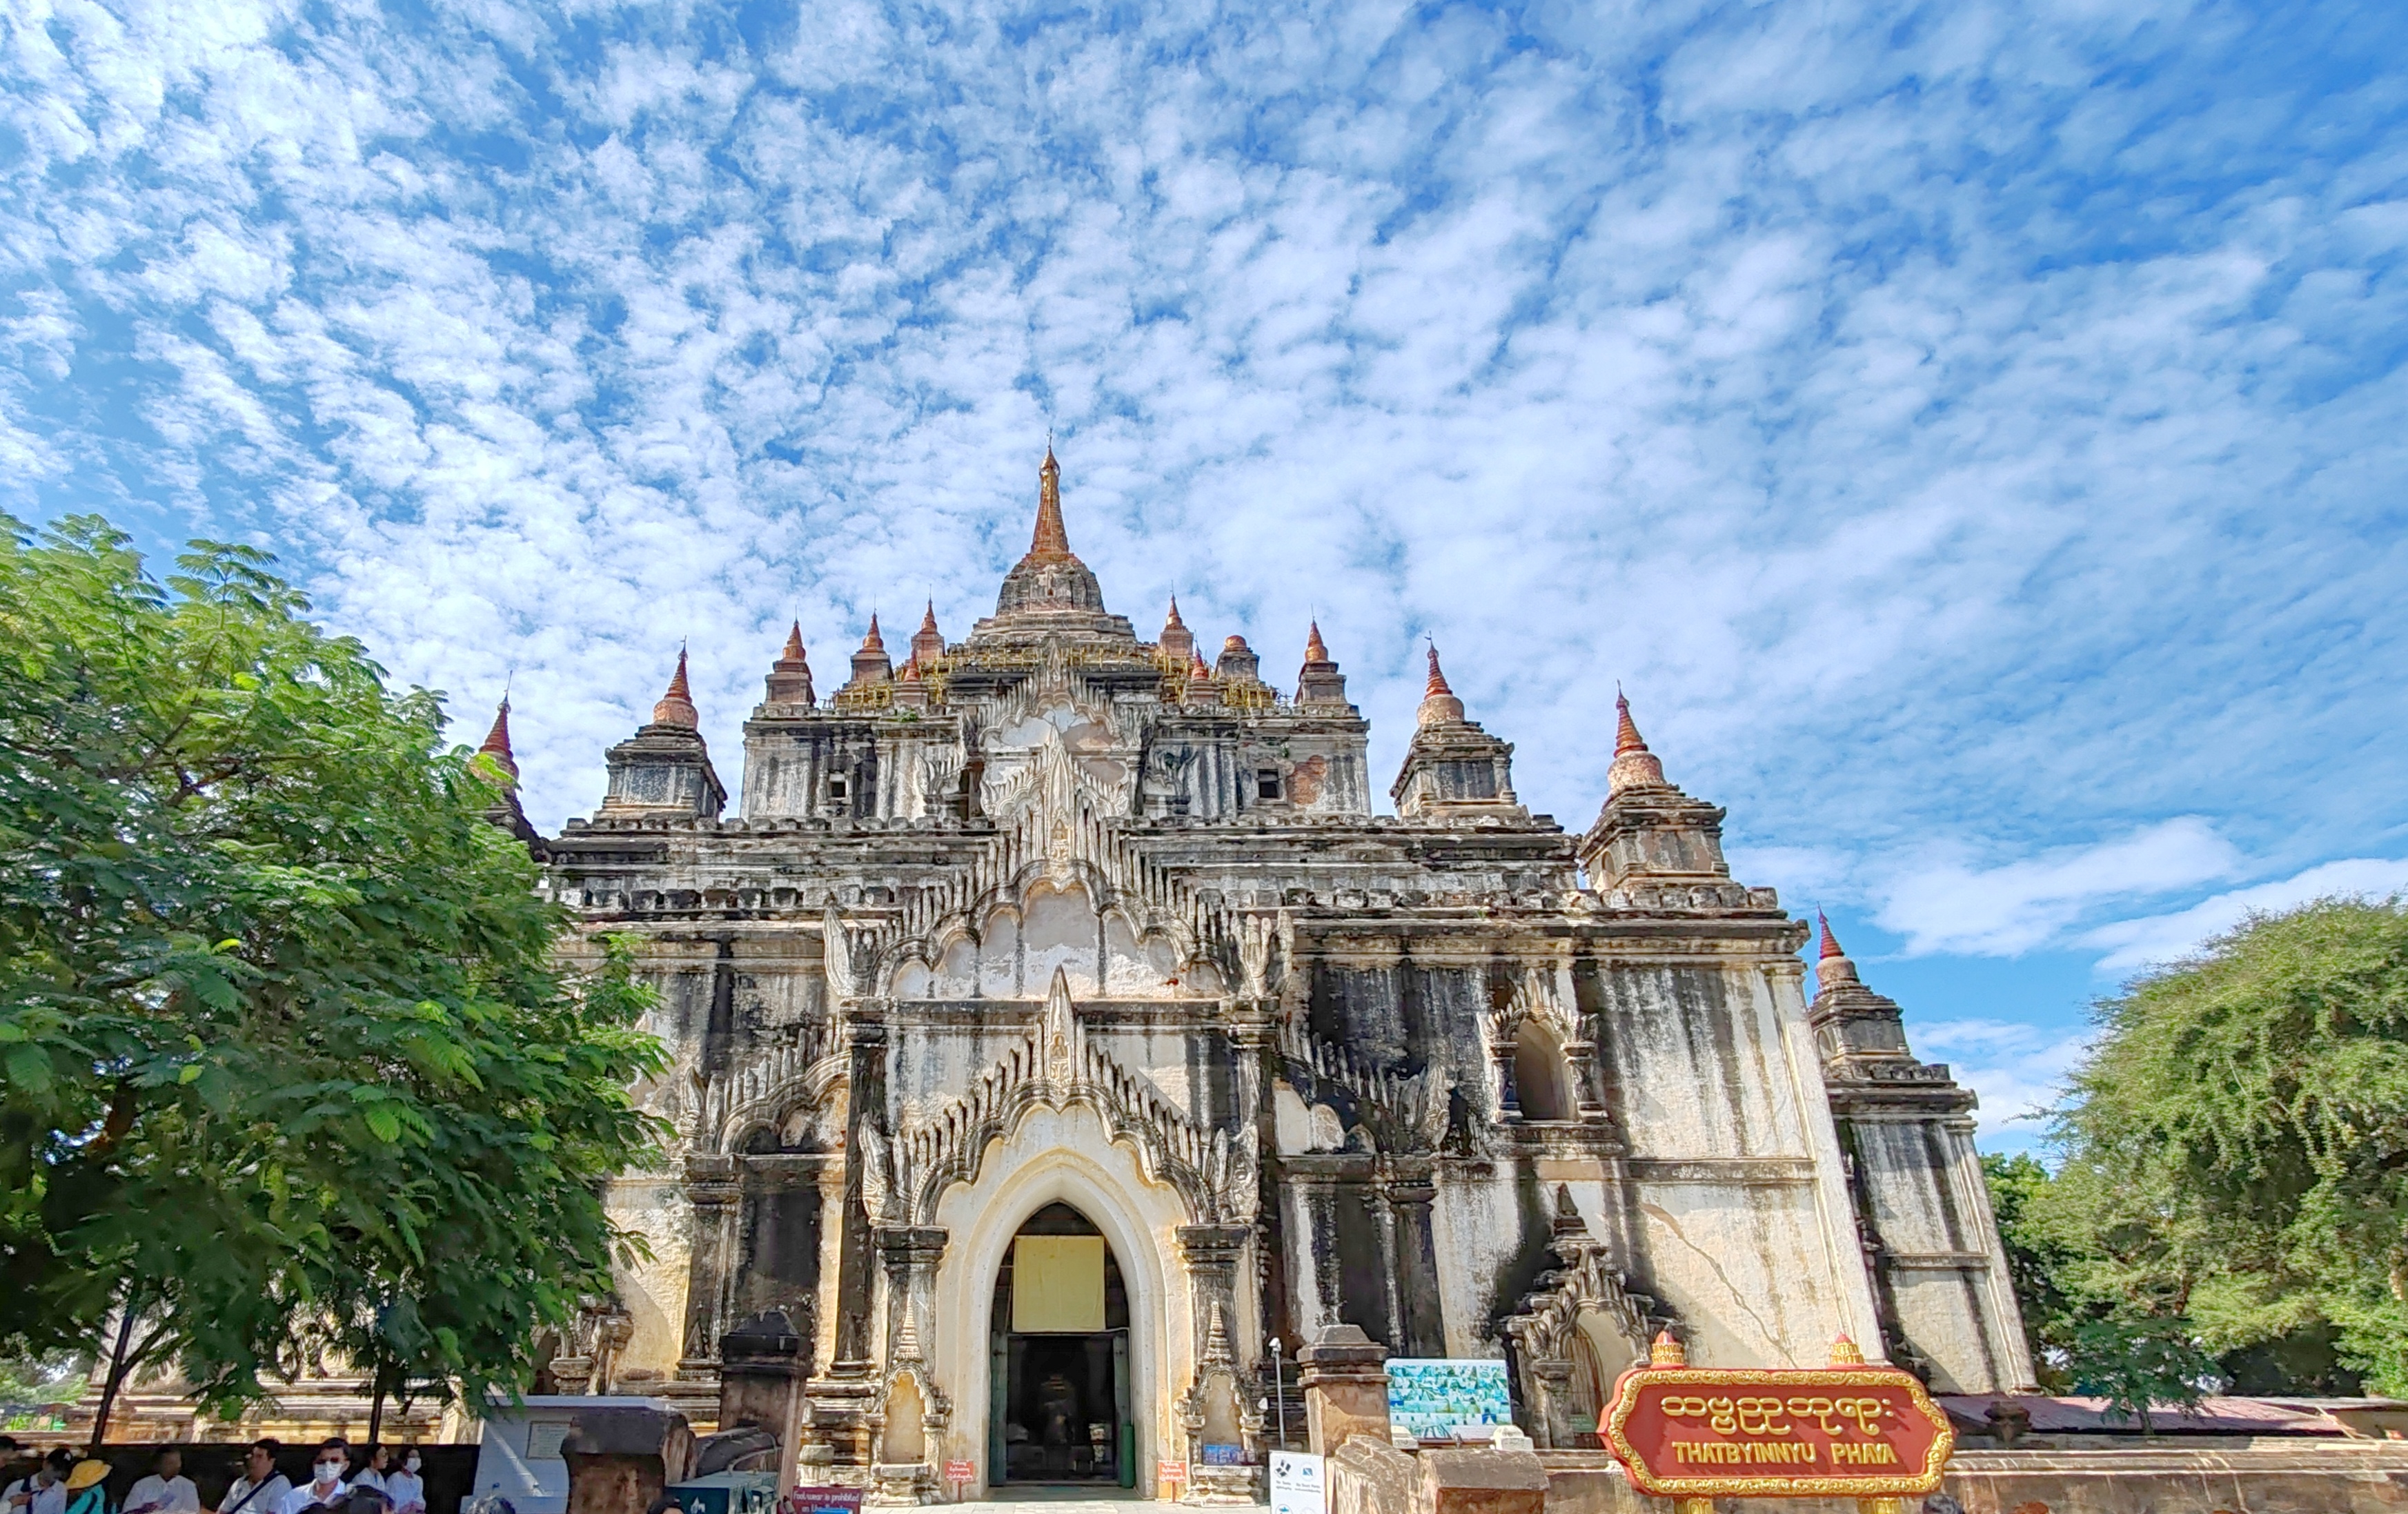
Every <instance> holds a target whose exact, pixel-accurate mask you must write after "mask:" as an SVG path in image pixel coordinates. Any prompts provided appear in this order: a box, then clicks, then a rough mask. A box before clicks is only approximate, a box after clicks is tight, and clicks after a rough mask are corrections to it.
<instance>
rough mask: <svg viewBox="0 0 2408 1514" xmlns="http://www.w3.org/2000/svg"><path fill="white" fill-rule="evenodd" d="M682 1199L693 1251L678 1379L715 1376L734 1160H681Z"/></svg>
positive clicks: (724, 1314) (732, 1247)
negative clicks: (687, 1207)
mask: <svg viewBox="0 0 2408 1514" xmlns="http://www.w3.org/2000/svg"><path fill="white" fill-rule="evenodd" d="M685 1192H686V1200H687V1202H688V1203H690V1204H693V1205H694V1248H693V1255H692V1261H691V1262H690V1263H689V1264H688V1267H687V1273H686V1294H685V1300H686V1304H685V1343H684V1349H683V1350H682V1351H681V1353H680V1359H679V1362H678V1376H679V1377H684V1378H688V1379H708V1378H714V1377H718V1376H719V1337H720V1335H721V1334H723V1333H724V1331H725V1330H726V1329H727V1326H728V1322H729V1321H728V1315H729V1313H730V1311H731V1310H732V1309H733V1308H734V1305H735V1288H736V1276H735V1262H736V1252H737V1234H736V1228H737V1225H738V1218H739V1213H740V1209H741V1206H742V1203H743V1197H744V1190H743V1185H742V1183H741V1182H740V1181H739V1180H738V1175H737V1171H736V1159H735V1158H733V1157H720V1156H693V1157H688V1158H687V1159H686V1162H685Z"/></svg>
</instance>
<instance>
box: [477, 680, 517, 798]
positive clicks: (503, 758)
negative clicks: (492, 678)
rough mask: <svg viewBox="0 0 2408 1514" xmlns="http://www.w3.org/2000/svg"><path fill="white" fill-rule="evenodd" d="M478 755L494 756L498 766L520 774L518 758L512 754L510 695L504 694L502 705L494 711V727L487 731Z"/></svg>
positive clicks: (514, 776)
mask: <svg viewBox="0 0 2408 1514" xmlns="http://www.w3.org/2000/svg"><path fill="white" fill-rule="evenodd" d="M477 755H478V756H480V757H492V758H493V759H494V762H495V765H496V766H498V767H499V768H500V769H501V770H502V771H504V772H507V773H509V775H510V776H511V777H513V778H516V777H517V776H518V775H519V761H518V758H517V757H512V756H511V755H510V697H509V695H507V694H505V695H503V696H502V702H501V707H500V708H499V709H497V710H495V712H494V728H493V729H491V730H489V731H487V732H485V740H484V744H482V745H480V746H479V747H478V748H477Z"/></svg>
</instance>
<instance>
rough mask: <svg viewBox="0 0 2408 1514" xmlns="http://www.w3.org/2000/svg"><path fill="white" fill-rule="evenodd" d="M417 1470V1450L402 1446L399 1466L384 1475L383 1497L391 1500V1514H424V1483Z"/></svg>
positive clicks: (412, 1447)
mask: <svg viewBox="0 0 2408 1514" xmlns="http://www.w3.org/2000/svg"><path fill="white" fill-rule="evenodd" d="M418 1468H419V1456H418V1448H417V1447H415V1446H404V1447H403V1448H402V1449H401V1465H400V1466H398V1467H396V1468H395V1469H394V1470H393V1471H391V1472H388V1473H386V1474H385V1475H384V1495H385V1496H386V1497H387V1498H390V1499H392V1500H393V1514H426V1482H425V1479H424V1478H421V1477H420V1476H419V1475H418Z"/></svg>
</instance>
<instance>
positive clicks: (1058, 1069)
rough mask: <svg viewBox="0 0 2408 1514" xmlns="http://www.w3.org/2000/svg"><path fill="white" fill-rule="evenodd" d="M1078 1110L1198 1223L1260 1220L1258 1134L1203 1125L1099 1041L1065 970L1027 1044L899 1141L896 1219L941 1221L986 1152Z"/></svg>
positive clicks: (895, 1162)
mask: <svg viewBox="0 0 2408 1514" xmlns="http://www.w3.org/2000/svg"><path fill="white" fill-rule="evenodd" d="M1074 1103H1082V1104H1085V1105H1087V1106H1088V1107H1089V1108H1091V1109H1093V1110H1094V1111H1095V1112H1096V1113H1097V1115H1099V1116H1101V1117H1102V1118H1103V1121H1104V1125H1105V1128H1106V1130H1107V1131H1109V1132H1110V1133H1111V1139H1112V1140H1114V1141H1115V1142H1126V1143H1127V1144H1128V1145H1129V1146H1132V1147H1133V1148H1134V1149H1135V1150H1136V1151H1137V1153H1138V1158H1139V1162H1140V1168H1141V1170H1142V1171H1143V1173H1144V1175H1145V1176H1146V1177H1147V1178H1148V1179H1149V1180H1151V1181H1154V1182H1159V1183H1168V1184H1169V1185H1170V1186H1171V1187H1173V1188H1175V1189H1177V1190H1179V1192H1180V1194H1181V1196H1182V1198H1183V1200H1184V1201H1185V1203H1186V1204H1187V1208H1188V1212H1189V1214H1190V1215H1191V1216H1193V1217H1194V1218H1195V1219H1196V1220H1197V1222H1198V1223H1226V1222H1230V1221H1245V1220H1251V1219H1252V1218H1254V1210H1255V1205H1256V1192H1255V1186H1256V1185H1255V1177H1256V1170H1257V1169H1256V1160H1255V1154H1254V1132H1252V1131H1251V1130H1245V1131H1240V1132H1238V1133H1237V1134H1236V1135H1234V1136H1233V1135H1232V1134H1230V1132H1227V1131H1226V1130H1221V1129H1217V1128H1213V1129H1208V1128H1206V1127H1205V1126H1202V1125H1199V1124H1197V1122H1196V1121H1195V1120H1193V1119H1191V1118H1189V1117H1188V1116H1187V1115H1186V1114H1185V1113H1184V1112H1183V1111H1182V1110H1180V1109H1179V1108H1177V1107H1176V1106H1174V1105H1173V1104H1171V1103H1169V1102H1168V1101H1167V1100H1165V1099H1164V1098H1163V1097H1162V1095H1161V1094H1159V1093H1157V1092H1156V1091H1155V1090H1154V1086H1153V1085H1152V1084H1151V1083H1149V1082H1148V1081H1147V1080H1146V1079H1144V1078H1142V1077H1140V1076H1138V1075H1137V1074H1133V1073H1131V1072H1129V1071H1128V1070H1127V1069H1126V1068H1125V1067H1123V1066H1121V1064H1120V1063H1119V1062H1118V1061H1116V1060H1113V1059H1112V1057H1111V1055H1110V1054H1109V1053H1107V1052H1105V1051H1104V1050H1103V1049H1102V1048H1101V1047H1100V1046H1098V1045H1095V1044H1094V1043H1092V1042H1090V1041H1089V1040H1088V1039H1087V1037H1086V1035H1085V1033H1084V1031H1083V1029H1082V1026H1081V1025H1080V1023H1079V1017H1078V1010H1077V1006H1076V1005H1075V1004H1074V1003H1073V1002H1071V999H1070V988H1069V982H1068V978H1067V976H1065V975H1064V974H1063V973H1061V972H1060V971H1059V970H1058V969H1057V970H1056V971H1055V973H1054V986H1053V989H1052V991H1051V992H1050V993H1048V994H1047V996H1046V1001H1045V1007H1044V1010H1043V1012H1042V1013H1041V1014H1040V1015H1039V1018H1038V1023H1037V1026H1036V1028H1035V1029H1034V1030H1033V1031H1031V1032H1030V1034H1029V1036H1028V1038H1027V1039H1026V1040H1025V1042H1023V1043H1021V1044H1020V1045H1016V1046H1014V1047H1013V1048H1012V1049H1011V1051H1010V1052H1008V1053H1007V1054H1006V1055H1005V1056H1004V1057H1002V1058H1001V1059H1000V1060H997V1061H996V1062H995V1063H993V1064H992V1065H990V1066H989V1067H988V1068H987V1070H986V1071H985V1072H984V1073H982V1074H980V1075H979V1076H978V1077H977V1078H976V1079H974V1080H973V1082H972V1084H971V1087H970V1090H969V1092H968V1094H966V1095H964V1096H963V1097H961V1098H958V1099H954V1100H951V1101H948V1102H947V1103H945V1104H943V1105H941V1106H939V1108H938V1109H936V1110H935V1111H934V1112H933V1113H931V1114H929V1115H928V1116H926V1117H924V1118H918V1119H913V1120H911V1121H910V1122H909V1123H908V1124H906V1125H905V1127H904V1128H903V1129H902V1130H900V1131H898V1132H896V1135H895V1138H894V1141H893V1146H892V1151H891V1153H890V1154H889V1160H891V1162H892V1171H893V1185H894V1193H895V1199H894V1201H893V1207H892V1211H891V1212H892V1214H893V1215H894V1217H895V1218H897V1219H898V1220H901V1221H903V1222H908V1223H916V1224H928V1223H933V1218H932V1217H933V1216H934V1215H935V1213H936V1208H937V1201H938V1200H939V1198H941V1197H942V1196H943V1194H944V1191H945V1190H946V1189H947V1188H948V1187H950V1186H952V1185H953V1184H954V1183H967V1182H973V1181H975V1180H976V1179H977V1176H978V1172H979V1164H980V1162H981V1161H983V1160H984V1157H985V1154H986V1148H987V1146H989V1145H990V1144H991V1143H993V1142H996V1141H1000V1140H1003V1139H1005V1138H1006V1137H1008V1136H1009V1135H1010V1134H1011V1130H1012V1127H1013V1126H1014V1125H1015V1124H1017V1123H1018V1121H1019V1119H1020V1117H1022V1116H1023V1115H1024V1114H1025V1113H1026V1112H1027V1111H1029V1110H1031V1109H1033V1108H1036V1107H1038V1106H1039V1105H1042V1106H1045V1107H1048V1108H1053V1109H1063V1108H1067V1107H1068V1105H1070V1104H1074ZM864 1155H865V1158H867V1151H865V1153H864Z"/></svg>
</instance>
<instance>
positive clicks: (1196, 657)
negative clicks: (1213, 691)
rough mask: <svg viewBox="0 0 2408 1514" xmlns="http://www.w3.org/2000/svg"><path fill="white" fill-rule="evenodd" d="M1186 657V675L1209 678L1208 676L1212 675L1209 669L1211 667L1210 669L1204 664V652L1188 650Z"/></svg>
mask: <svg viewBox="0 0 2408 1514" xmlns="http://www.w3.org/2000/svg"><path fill="white" fill-rule="evenodd" d="M1187 657H1188V661H1187V676H1188V677H1190V678H1210V677H1211V676H1212V670H1211V669H1210V668H1207V667H1206V666H1204V654H1203V653H1201V652H1196V651H1190V652H1189V653H1188V654H1187Z"/></svg>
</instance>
